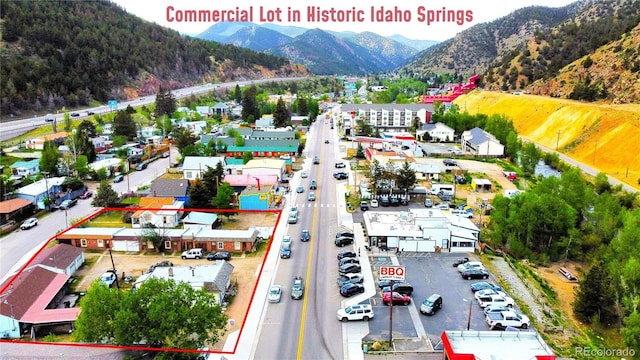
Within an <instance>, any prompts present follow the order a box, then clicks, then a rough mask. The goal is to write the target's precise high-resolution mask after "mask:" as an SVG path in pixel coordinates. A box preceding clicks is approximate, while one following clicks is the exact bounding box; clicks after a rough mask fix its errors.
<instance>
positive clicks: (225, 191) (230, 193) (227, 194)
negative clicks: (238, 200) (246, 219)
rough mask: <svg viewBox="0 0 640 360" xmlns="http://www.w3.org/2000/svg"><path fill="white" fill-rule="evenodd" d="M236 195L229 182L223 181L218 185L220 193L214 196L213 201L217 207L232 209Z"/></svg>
mask: <svg viewBox="0 0 640 360" xmlns="http://www.w3.org/2000/svg"><path fill="white" fill-rule="evenodd" d="M234 196H235V191H234V190H233V188H232V187H231V185H229V183H227V182H223V183H221V184H220V186H219V187H218V194H216V196H215V197H214V198H213V200H212V201H211V203H212V204H213V207H214V208H216V209H232V208H233V205H232V204H231V201H232V200H233V197H234Z"/></svg>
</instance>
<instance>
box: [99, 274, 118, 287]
mask: <svg viewBox="0 0 640 360" xmlns="http://www.w3.org/2000/svg"><path fill="white" fill-rule="evenodd" d="M116 279H118V275H117V274H116V272H115V271H114V270H107V271H105V272H104V273H103V274H102V275H100V283H101V284H104V285H107V287H112V286H113V284H115V283H116Z"/></svg>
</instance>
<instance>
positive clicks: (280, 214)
mask: <svg viewBox="0 0 640 360" xmlns="http://www.w3.org/2000/svg"><path fill="white" fill-rule="evenodd" d="M141 209H144V210H151V211H161V210H164V211H171V210H176V211H180V212H185V213H186V212H190V211H198V212H209V213H238V214H242V213H276V214H277V217H276V221H275V224H274V226H273V231H272V232H271V237H270V239H271V240H272V239H273V237H274V235H275V231H276V228H277V227H278V224H279V223H280V218H281V217H282V210H281V209H280V210H233V209H197V208H184V209H176V208H142V207H137V208H130V207H123V208H102V209H101V210H98V211H96V212H95V213H93V214H91V215H89V216H88V217H86V218H85V219H83V220H81V221H79V222H78V223H76V224H74V225H73V226H71V227H69V228H67V229H65V230H64V231H61V232H59V233H57V234H55V235H54V236H52V237H51V238H49V240H48V241H47V242H46V243H45V244H44V245H43V246H42V247H41V248H40V249H39V250H38V252H36V253H35V255H33V257H31V259H29V261H28V262H27V263H26V264H25V265H24V266H22V267H21V268H20V270H19V271H18V272H17V273H16V274H15V275H14V276H12V277H10V278H9V280H8V281H7V282H6V285H5V286H4V287H3V288H2V289H1V290H0V295H2V294H4V293H5V291H6V290H7V289H8V288H9V287H10V286H11V285H12V284H13V282H14V281H15V279H17V278H18V277H19V276H20V275H21V274H22V272H23V271H24V270H25V269H27V268H28V267H29V266H31V263H32V262H33V261H34V260H35V259H36V258H37V257H38V255H40V253H41V252H42V251H43V250H44V249H46V248H47V246H48V245H49V244H50V243H51V241H52V240H57V238H58V236H60V235H62V234H64V233H66V232H68V231H69V230H71V229H73V228H76V227H78V226H80V225H82V224H83V223H85V222H87V221H91V220H93V219H94V218H96V217H98V216H99V215H100V214H102V213H104V212H107V211H138V210H141ZM272 244H273V241H269V246H268V247H267V252H266V253H265V256H264V258H263V260H262V264H261V265H260V273H259V274H258V278H257V279H256V282H255V284H254V286H253V292H252V293H251V298H250V300H249V307H248V308H247V309H246V311H245V315H244V318H243V319H242V325H241V326H240V333H239V335H238V338H237V340H236V343H235V345H234V347H233V351H215V350H198V349H196V350H192V349H173V348H154V347H142V346H123V345H111V344H88V343H63V342H42V341H21V340H15V339H13V340H7V339H0V343H12V344H31V345H53V346H73V347H88V348H103V349H122V350H136V351H162V352H183V353H198V354H227V355H233V354H235V353H236V351H237V349H238V343H239V342H240V338H241V337H242V333H243V331H244V325H245V323H246V321H247V317H248V316H249V309H250V308H251V305H252V304H253V300H254V297H255V295H256V290H257V288H258V283H259V282H260V279H261V277H262V271H263V269H264V264H265V261H266V259H267V256H268V255H269V253H270V251H271V245H272Z"/></svg>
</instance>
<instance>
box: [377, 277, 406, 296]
mask: <svg viewBox="0 0 640 360" xmlns="http://www.w3.org/2000/svg"><path fill="white" fill-rule="evenodd" d="M392 288H393V289H392ZM392 290H393V291H394V292H397V293H400V294H402V295H408V296H411V294H413V286H412V285H411V284H409V283H406V282H400V281H396V282H394V283H393V286H385V287H383V288H382V292H383V293H386V292H390V291H392Z"/></svg>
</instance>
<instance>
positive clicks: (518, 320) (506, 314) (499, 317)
mask: <svg viewBox="0 0 640 360" xmlns="http://www.w3.org/2000/svg"><path fill="white" fill-rule="evenodd" d="M487 324H488V325H489V327H490V328H491V329H492V330H493V329H505V328H506V327H507V326H512V327H518V328H522V329H526V328H528V327H529V325H531V322H530V321H529V318H528V317H527V316H526V315H522V314H519V313H516V312H514V311H502V312H498V313H488V314H487Z"/></svg>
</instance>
